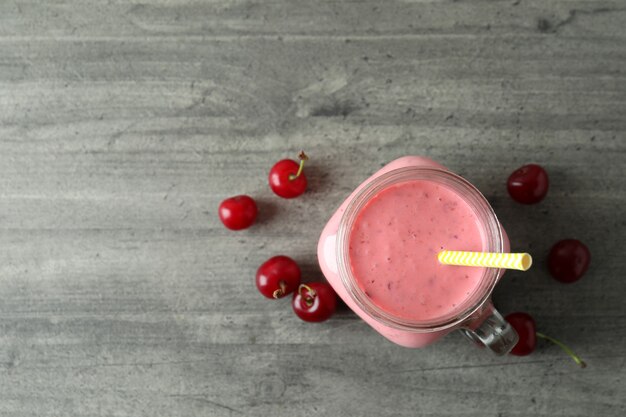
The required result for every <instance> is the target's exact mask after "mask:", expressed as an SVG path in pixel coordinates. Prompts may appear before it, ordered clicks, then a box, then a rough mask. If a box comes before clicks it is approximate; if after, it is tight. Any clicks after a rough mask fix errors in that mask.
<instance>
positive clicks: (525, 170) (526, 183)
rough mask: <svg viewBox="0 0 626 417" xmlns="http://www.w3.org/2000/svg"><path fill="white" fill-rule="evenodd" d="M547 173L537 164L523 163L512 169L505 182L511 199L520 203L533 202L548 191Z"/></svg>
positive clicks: (538, 200)
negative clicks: (521, 165) (519, 166)
mask: <svg viewBox="0 0 626 417" xmlns="http://www.w3.org/2000/svg"><path fill="white" fill-rule="evenodd" d="M549 185H550V181H549V180H548V173H547V172H546V170H545V169H543V168H542V167H540V166H539V165H535V164H530V165H524V166H523V167H521V168H518V169H517V170H515V171H513V173H512V174H511V175H510V176H509V179H508V181H507V182H506V186H507V189H508V190H509V194H510V195H511V198H513V200H515V201H517V202H518V203H522V204H535V203H538V202H540V201H541V200H543V198H544V197H545V196H546V194H547V193H548V186H549Z"/></svg>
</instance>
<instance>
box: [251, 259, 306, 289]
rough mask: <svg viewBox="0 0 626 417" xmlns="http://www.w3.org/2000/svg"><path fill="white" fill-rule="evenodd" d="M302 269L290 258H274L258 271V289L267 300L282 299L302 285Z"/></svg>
mask: <svg viewBox="0 0 626 417" xmlns="http://www.w3.org/2000/svg"><path fill="white" fill-rule="evenodd" d="M300 277H301V272H300V267H299V266H298V264H297V263H296V261H294V260H293V259H291V258H290V257H288V256H284V255H279V256H274V257H271V258H270V259H268V260H267V261H265V262H264V263H263V264H262V265H261V266H260V267H259V269H258V270H257V271H256V287H257V288H258V289H259V292H260V293H261V294H263V295H264V296H266V297H267V298H282V297H284V296H285V295H287V294H289V293H291V292H293V291H295V290H296V288H298V285H299V284H300Z"/></svg>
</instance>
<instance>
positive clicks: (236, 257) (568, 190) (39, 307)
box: [0, 0, 626, 417]
mask: <svg viewBox="0 0 626 417" xmlns="http://www.w3.org/2000/svg"><path fill="white" fill-rule="evenodd" d="M625 68H626V4H625V3H624V2H623V1H565V0H559V1H556V0H555V1H550V2H545V1H539V0H536V1H526V0H510V1H459V2H455V1H441V2H439V1H408V0H407V1H357V2H352V1H350V2H348V1H345V2H341V1H324V2H317V1H310V0H307V1H303V0H297V1H287V0H278V1H272V2H264V1H235V0H232V1H225V0H222V1H206V2H198V1H191V0H189V1H187V0H159V1H154V2H144V3H134V2H117V1H110V2H103V1H100V0H84V1H69V0H67V1H64V0H58V1H48V2H44V1H41V2H38V1H30V2H26V1H16V2H14V1H11V0H4V1H2V2H0V227H1V228H2V230H1V231H0V248H1V251H0V259H1V263H0V271H1V273H0V415H2V416H15V417H26V416H37V417H43V416H150V417H152V416H228V415H258V416H265V415H266V416H299V415H302V416H304V415H324V416H360V415H372V416H413V415H429V416H446V415H459V416H522V415H529V416H530V415H540V416H566V415H567V416H581V417H582V416H584V417H587V416H592V415H597V416H623V415H625V414H626V407H625V398H626V380H625V379H626V369H625V360H626V343H625V338H626V327H625V325H626V323H625V316H626V307H625V303H624V301H623V298H624V295H625V290H626V280H625V279H624V271H625V270H626V257H624V253H625V252H624V247H625V242H624V238H625V237H626V233H625V231H626V230H625V229H626V227H625V226H626V216H625V209H624V207H625V206H626V192H625V186H624V177H625V174H626V168H625V166H626V134H625V133H626V117H625V115H626V73H625V72H624V71H625ZM301 148H304V149H306V150H307V151H308V153H309V154H310V156H311V157H312V160H311V164H310V166H309V167H308V168H307V174H308V176H309V179H310V189H309V191H308V192H307V193H306V194H305V195H304V196H303V197H301V198H299V199H296V200H293V201H286V200H281V199H278V198H277V197H275V196H274V195H273V194H272V193H271V191H270V190H269V188H268V186H267V183H266V175H267V172H268V170H269V168H270V167H271V165H272V164H273V163H274V162H275V161H277V160H278V159H280V158H283V157H291V156H295V153H296V152H297V151H298V150H299V149H301ZM406 154H421V155H426V156H430V157H432V158H434V159H436V160H438V161H440V162H442V163H444V164H445V165H447V166H449V167H450V168H451V169H453V170H455V171H456V172H458V173H460V174H462V175H464V176H465V177H466V178H468V179H469V180H470V181H472V182H473V183H474V184H475V185H477V186H478V187H479V188H480V189H481V190H482V191H483V192H484V193H485V195H486V196H487V197H488V199H489V200H490V201H491V203H492V204H493V206H494V208H495V210H496V212H497V213H498V215H499V216H500V218H501V221H502V223H503V224H504V226H505V227H506V228H507V230H508V231H509V234H510V236H511V241H512V245H513V248H514V249H516V250H520V251H530V252H531V253H532V254H534V255H535V258H536V260H537V264H536V266H535V267H534V268H533V269H532V271H531V272H529V273H525V274H524V273H516V272H510V273H507V275H506V277H505V279H504V280H503V282H502V283H501V284H500V285H499V287H498V288H497V290H496V292H495V294H494V298H495V301H496V303H497V305H498V306H499V308H500V309H501V310H502V311H503V312H504V313H507V312H511V311H516V310H524V311H528V312H530V313H531V314H533V315H534V316H535V317H536V320H537V323H538V326H539V327H540V329H542V330H543V331H544V332H545V333H548V334H550V335H552V336H554V337H557V338H560V339H563V340H565V341H567V342H568V343H569V344H571V345H572V347H574V348H575V350H577V351H578V353H579V354H581V355H582V356H583V357H584V358H585V359H586V360H587V361H588V363H589V367H588V368H587V369H585V370H580V369H578V368H577V367H576V366H575V365H574V364H573V363H572V362H571V361H570V360H569V359H568V358H567V357H566V356H565V355H563V354H562V352H561V351H560V350H559V349H558V348H557V347H555V346H550V345H546V344H540V346H539V348H538V350H537V351H536V352H535V353H534V354H533V355H531V356H528V357H524V358H518V357H510V356H509V357H503V358H496V357H492V356H490V355H489V354H487V353H486V352H482V351H480V350H478V349H475V348H473V347H472V346H471V345H470V344H468V343H467V342H465V341H464V340H463V339H462V337H461V336H460V335H458V334H453V335H450V336H449V337H447V338H446V339H445V340H443V341H442V342H441V343H439V344H437V345H435V346H431V347H428V348H426V349H423V350H409V349H403V348H400V347H397V346H394V345H392V344H391V343H389V342H387V341H386V340H384V339H383V338H382V337H380V336H379V335H377V334H376V333H375V332H374V331H373V330H371V329H370V328H369V327H367V326H366V325H365V324H364V323H362V322H361V321H359V320H358V319H357V318H356V317H355V316H354V315H353V314H351V313H350V312H349V311H345V310H343V311H341V312H340V313H339V314H338V315H337V316H336V317H335V318H333V319H332V320H330V321H329V322H327V323H324V324H319V325H309V324H305V323H303V322H301V321H299V320H298V319H297V318H296V317H295V316H294V315H293V314H292V312H291V309H290V306H289V303H288V301H286V300H281V301H278V302H270V301H267V300H265V299H263V298H262V297H261V296H260V295H258V294H257V292H256V289H255V287H254V280H253V276H254V272H255V270H256V268H257V266H258V265H259V264H260V263H261V262H262V261H264V260H265V259H266V258H268V257H270V256H272V255H275V254H279V253H282V254H286V255H289V256H292V257H294V258H295V259H296V260H297V261H299V262H300V263H301V264H302V267H303V270H304V272H305V275H306V277H307V278H310V279H316V278H319V277H320V272H319V269H318V267H317V262H316V256H315V245H316V242H317V237H318V235H319V232H320V231H321V228H322V226H323V224H324V223H325V221H326V219H327V217H328V216H329V215H330V214H331V212H332V211H334V209H335V207H336V206H337V205H338V204H339V203H340V202H341V201H342V200H343V198H344V197H345V196H346V195H347V193H349V191H350V190H351V189H353V187H355V186H356V185H357V184H358V183H359V182H361V181H362V180H363V179H364V178H365V177H367V176H368V175H369V174H371V173H372V172H374V171H375V170H376V169H377V168H378V167H380V166H381V165H383V164H385V163H386V162H388V161H390V160H392V159H394V158H396V157H398V156H402V155H406ZM531 161H534V162H538V163H540V164H542V165H544V166H545V167H546V168H547V169H548V170H549V173H550V176H551V180H552V188H551V191H550V194H549V196H548V198H547V199H546V200H545V201H544V202H543V203H541V204H539V205H537V206H532V207H522V206H520V205H516V204H515V203H513V202H512V201H511V200H510V199H509V197H508V196H507V194H506V190H505V187H504V181H505V180H506V177H507V176H508V174H509V173H510V172H511V171H512V170H513V169H514V168H516V167H517V166H519V165H522V164H523V163H526V162H531ZM238 193H248V194H250V195H252V196H254V197H255V198H257V199H258V201H259V203H260V205H261V218H260V222H259V223H258V224H257V225H255V226H254V227H253V228H251V229H249V230H248V231H243V232H240V233H233V232H229V231H227V230H226V229H225V228H224V227H223V226H222V225H221V224H220V223H219V221H218V219H217V216H216V208H217V206H218V204H219V202H220V201H221V200H222V199H223V198H225V197H227V196H230V195H233V194H238ZM570 236H572V237H578V238H580V239H582V240H583V241H585V242H586V243H587V244H588V245H589V247H590V248H591V251H592V253H593V262H592V266H591V268H590V270H589V272H588V274H587V275H586V276H585V277H584V279H583V280H581V281H580V282H578V283H576V284H573V285H569V286H564V285H561V284H559V283H557V282H555V281H553V280H552V279H551V278H550V277H549V276H548V273H547V272H546V270H545V263H544V262H542V260H543V258H544V257H545V255H546V253H547V250H548V248H549V247H550V245H551V244H552V243H553V242H555V241H556V240H558V239H560V238H564V237H570Z"/></svg>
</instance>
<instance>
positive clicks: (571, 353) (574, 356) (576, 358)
mask: <svg viewBox="0 0 626 417" xmlns="http://www.w3.org/2000/svg"><path fill="white" fill-rule="evenodd" d="M535 334H536V335H537V337H540V338H541V339H545V340H547V341H549V342H552V343H554V344H555V345H557V346H558V347H560V348H561V349H563V351H564V352H565V353H567V354H568V355H569V357H570V358H572V359H574V362H576V363H577V364H578V366H580V367H581V368H586V367H587V364H586V363H585V361H583V360H582V359H580V357H579V356H578V355H577V354H575V353H574V351H573V350H572V349H570V348H569V347H568V346H567V345H565V344H564V343H562V342H560V341H559V340H556V339H555V338H553V337H550V336H546V335H545V334H543V333H539V332H536V333H535Z"/></svg>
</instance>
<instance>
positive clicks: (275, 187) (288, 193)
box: [269, 151, 309, 198]
mask: <svg viewBox="0 0 626 417" xmlns="http://www.w3.org/2000/svg"><path fill="white" fill-rule="evenodd" d="M298 159H299V160H300V163H299V164H298V163H297V162H296V161H294V160H292V159H283V160H281V161H278V162H276V164H274V166H273V167H272V169H270V175H269V183H270V187H271V188H272V191H274V193H275V194H276V195H278V196H279V197H283V198H295V197H298V196H299V195H300V194H302V193H304V191H305V190H306V186H307V180H306V175H304V172H303V169H304V161H306V160H308V159H309V157H308V156H307V155H306V154H305V153H304V151H301V152H300V154H299V155H298Z"/></svg>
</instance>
